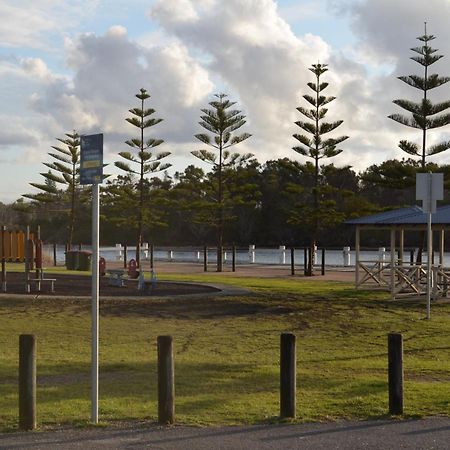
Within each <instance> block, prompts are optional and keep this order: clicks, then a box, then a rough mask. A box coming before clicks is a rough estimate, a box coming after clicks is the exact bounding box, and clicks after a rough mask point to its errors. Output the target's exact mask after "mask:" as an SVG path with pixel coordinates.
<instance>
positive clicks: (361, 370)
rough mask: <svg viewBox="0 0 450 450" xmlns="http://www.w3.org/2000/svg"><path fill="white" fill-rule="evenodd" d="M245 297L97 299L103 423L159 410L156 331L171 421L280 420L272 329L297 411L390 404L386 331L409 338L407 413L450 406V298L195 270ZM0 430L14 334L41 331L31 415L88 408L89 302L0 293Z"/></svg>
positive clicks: (74, 415) (65, 416) (341, 412)
mask: <svg viewBox="0 0 450 450" xmlns="http://www.w3.org/2000/svg"><path fill="white" fill-rule="evenodd" d="M164 279H170V280H180V281H181V280H189V281H205V282H214V283H219V282H220V283H230V284H233V285H235V286H240V287H244V288H247V289H249V290H250V291H251V292H250V293H249V295H245V296H233V297H229V296H226V297H225V296H214V295H210V296H207V297H204V296H202V297H198V298H190V299H176V298H173V299H154V300H151V299H150V300H147V299H142V298H138V299H133V300H129V301H123V300H118V299H116V300H104V301H103V300H102V301H101V307H100V401H99V406H100V408H99V415H100V420H101V421H102V422H105V423H108V422H109V421H115V420H129V419H138V420H156V418H157V397H156V381H157V380H156V337H157V336H158V335H162V334H171V335H172V336H173V337H174V343H175V380H176V420H177V422H183V423H187V424H199V425H205V424H237V423H258V422H264V421H276V420H277V415H278V412H279V403H278V399H279V394H278V386H279V367H278V363H279V339H280V337H279V336H280V333H281V332H285V331H288V332H294V333H295V334H296V335H297V359H298V368H297V390H298V394H297V395H298V398H297V415H298V419H297V420H298V421H317V420H335V419H343V418H357V419H364V418H369V417H383V416H386V414H387V400H388V397H387V371H386V367H387V334H388V333H389V332H391V331H395V332H401V333H403V336H404V349H405V361H404V369H405V415H407V416H425V415H438V414H443V415H450V387H449V386H450V304H436V305H433V306H432V320H431V321H427V320H423V319H424V316H425V309H424V305H418V304H413V303H400V302H399V303H392V302H390V301H388V300H387V298H388V297H387V294H386V293H380V292H368V291H359V292H357V291H355V290H354V289H353V288H352V286H351V285H349V284H346V283H339V282H330V281H327V282H324V281H320V277H317V278H316V279H313V280H311V279H309V280H306V279H301V278H295V279H287V278H286V279H270V278H243V277H230V276H220V275H218V274H214V275H212V274H198V275H195V276H186V275H179V276H177V275H171V276H164ZM0 315H1V324H2V326H1V327H0V378H1V380H2V382H1V383H0V429H1V430H3V431H4V430H11V429H15V428H17V416H18V406H17V405H18V397H17V377H18V375H17V374H18V371H17V368H18V340H19V334H21V333H32V334H35V335H36V336H37V340H38V342H37V351H38V363H37V366H38V368H37V371H38V393H37V395H38V400H37V404H38V423H39V425H54V424H60V423H72V424H73V423H79V424H86V423H88V422H89V420H90V346H91V338H90V333H91V331H90V326H91V321H90V301H89V300H75V299H73V300H63V299H57V298H54V299H51V300H43V299H33V298H32V297H30V298H28V299H26V300H18V299H12V298H8V297H7V295H2V296H0Z"/></svg>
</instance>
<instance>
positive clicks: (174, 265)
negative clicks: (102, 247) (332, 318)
mask: <svg viewBox="0 0 450 450" xmlns="http://www.w3.org/2000/svg"><path fill="white" fill-rule="evenodd" d="M107 265H108V267H113V268H116V267H123V263H122V262H120V261H108V262H107ZM143 267H144V270H147V271H149V270H150V262H149V261H143ZM154 269H155V271H156V273H157V274H158V276H161V275H164V274H165V273H178V274H203V273H205V271H204V270H203V263H183V262H160V261H155V267H154ZM207 274H208V275H211V276H215V275H218V276H233V277H235V276H236V277H240V276H241V277H263V278H269V277H276V278H293V277H292V275H291V266H290V265H289V264H285V265H279V264H278V265H268V264H239V265H237V266H236V272H232V271H231V265H229V264H225V266H224V270H223V272H220V273H218V272H216V270H215V265H214V264H212V263H210V264H209V266H208V272H207ZM294 277H295V278H296V279H305V280H308V281H311V280H314V279H317V280H324V281H328V280H336V281H347V282H349V283H354V282H355V272H354V269H353V268H336V267H332V268H327V270H326V273H325V275H320V269H317V270H316V275H315V276H314V277H305V276H304V275H303V267H299V266H297V267H296V269H295V275H294Z"/></svg>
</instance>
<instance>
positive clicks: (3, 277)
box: [2, 225, 6, 292]
mask: <svg viewBox="0 0 450 450" xmlns="http://www.w3.org/2000/svg"><path fill="white" fill-rule="evenodd" d="M5 234H6V227H5V226H4V225H2V291H3V292H6V249H5V245H6V242H5Z"/></svg>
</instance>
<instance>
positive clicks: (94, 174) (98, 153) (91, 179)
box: [80, 134, 103, 423]
mask: <svg viewBox="0 0 450 450" xmlns="http://www.w3.org/2000/svg"><path fill="white" fill-rule="evenodd" d="M102 181H103V134H92V135H89V136H81V139H80V184H92V367H91V371H92V372H91V378H92V396H91V398H92V401H91V403H92V407H91V420H92V422H93V423H98V334H99V333H98V305H99V301H98V298H99V276H98V262H99V251H98V249H99V209H100V208H99V203H100V202H99V184H100V183H101V182H102Z"/></svg>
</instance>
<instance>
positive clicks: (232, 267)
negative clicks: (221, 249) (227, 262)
mask: <svg viewBox="0 0 450 450" xmlns="http://www.w3.org/2000/svg"><path fill="white" fill-rule="evenodd" d="M231 251H232V253H231V271H232V272H236V246H235V245H233V248H232V250H231Z"/></svg>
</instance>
